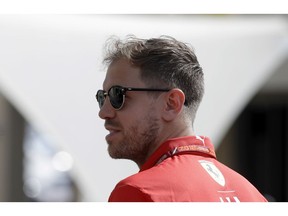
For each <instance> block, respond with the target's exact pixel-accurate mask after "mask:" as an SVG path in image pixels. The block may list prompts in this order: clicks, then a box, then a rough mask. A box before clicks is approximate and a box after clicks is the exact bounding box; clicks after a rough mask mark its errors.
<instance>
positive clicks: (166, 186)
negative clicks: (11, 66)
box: [109, 136, 266, 202]
mask: <svg viewBox="0 0 288 216" xmlns="http://www.w3.org/2000/svg"><path fill="white" fill-rule="evenodd" d="M262 201H266V199H265V198H264V197H263V196H262V195H261V194H260V193H259V191H258V190H257V189H256V188H255V187H254V186H253V185H252V184H251V183H250V182H249V181H247V180H246V179H245V178H244V177H243V176H241V175H240V174H238V173H236V172H235V171H233V170H232V169H230V168H228V167H227V166H225V165H224V164H222V163H220V162H219V161H217V160H216V156H215V152H214V147H213V144H212V143H211V141H210V139H209V138H207V137H203V136H201V137H200V136H188V137H181V138H175V139H170V140H167V141H166V142H165V143H163V144H162V145H161V146H160V147H159V148H158V149H157V150H156V151H155V152H154V153H153V154H152V155H151V156H150V157H149V158H148V160H147V161H146V162H145V164H144V165H143V166H142V167H141V169H140V171H139V173H137V174H134V175H132V176H130V177H128V178H126V179H124V180H122V181H120V182H119V183H118V184H117V185H116V187H115V189H114V190H113V191H112V193H111V195H110V197H109V202H262Z"/></svg>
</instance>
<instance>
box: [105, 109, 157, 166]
mask: <svg viewBox="0 0 288 216" xmlns="http://www.w3.org/2000/svg"><path fill="white" fill-rule="evenodd" d="M158 122H159V120H158V119H157V118H156V117H154V116H151V115H148V116H147V117H146V118H145V120H141V121H140V120H139V121H137V122H136V123H135V124H134V125H133V126H131V127H130V128H129V129H127V130H125V133H124V135H123V139H122V140H121V141H120V142H118V143H114V144H113V145H112V144H109V146H108V152H109V155H110V157H112V158H114V159H129V160H132V161H134V162H135V163H137V164H138V165H139V164H143V163H144V162H145V161H146V159H147V157H148V156H149V155H150V154H151V153H152V152H150V150H151V149H154V148H153V147H154V145H155V144H156V140H157V137H158V131H159V124H158ZM143 124H146V125H144V126H145V127H144V128H143Z"/></svg>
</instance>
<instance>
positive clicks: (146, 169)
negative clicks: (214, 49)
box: [96, 36, 266, 202]
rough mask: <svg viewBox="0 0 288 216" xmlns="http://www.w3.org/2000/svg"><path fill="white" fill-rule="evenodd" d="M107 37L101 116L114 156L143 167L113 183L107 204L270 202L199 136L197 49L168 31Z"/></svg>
mask: <svg viewBox="0 0 288 216" xmlns="http://www.w3.org/2000/svg"><path fill="white" fill-rule="evenodd" d="M109 42H110V44H108V47H109V49H108V51H107V56H106V57H105V59H104V62H105V63H107V65H108V70H107V74H106V78H105V80H104V83H103V89H104V90H98V92H97V94H96V98H97V101H98V103H99V106H100V111H99V117H100V118H102V119H104V120H105V128H106V129H107V130H108V131H109V134H108V135H107V136H106V141H107V143H108V151H109V154H110V156H111V157H112V158H123V159H130V160H132V161H134V162H135V163H136V164H137V165H138V167H139V169H140V171H139V173H137V174H135V175H132V176H130V177H128V178H126V179H124V180H122V181H120V182H119V183H118V184H117V185H116V187H115V189H114V190H113V191H112V193H111V195H110V197H109V201H110V202H121V201H127V202H133V201H135V202H137V201H138V202H145V201H148V202H161V201H162V202H174V201H175V202H186V201H187V202H191V201H197V202H201V201H204V202H206V201H213V202H214V201H215V202H245V201H257V202H258V201H259V202H260V201H266V199H265V198H264V197H263V196H262V195H261V194H260V193H259V192H258V191H257V189H256V188H255V187H254V186H253V185H251V184H250V183H249V182H248V181H247V180H246V179H245V178H244V177H242V176H240V175H239V174H238V173H236V172H235V171H233V170H231V169H229V168H228V167H226V166H225V165H223V164H221V163H220V162H219V161H217V160H216V155H215V151H214V147H213V145H212V143H211V141H210V140H209V138H208V137H204V136H198V135H196V134H195V133H194V130H193V122H194V119H195V116H196V111H197V109H198V106H199V104H200V102H201V100H202V96H203V93H204V81H203V72H202V68H201V67H200V65H199V63H198V60H197V57H196V55H195V54H194V52H193V50H192V49H191V48H190V47H189V46H188V45H186V44H184V43H182V42H179V41H177V40H175V39H174V38H171V37H167V36H162V37H160V38H152V39H148V40H145V39H138V38H135V37H132V36H131V37H128V38H127V39H126V40H125V41H121V40H118V39H114V40H113V41H109Z"/></svg>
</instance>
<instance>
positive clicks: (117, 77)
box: [99, 59, 194, 168]
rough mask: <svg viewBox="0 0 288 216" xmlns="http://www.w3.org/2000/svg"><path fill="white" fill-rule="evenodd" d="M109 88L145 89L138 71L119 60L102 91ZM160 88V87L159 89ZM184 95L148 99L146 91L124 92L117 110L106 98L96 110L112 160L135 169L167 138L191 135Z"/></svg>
mask: <svg viewBox="0 0 288 216" xmlns="http://www.w3.org/2000/svg"><path fill="white" fill-rule="evenodd" d="M113 85H120V86H123V87H137V88H149V87H151V86H148V85H147V84H146V83H144V82H143V81H142V80H141V78H140V68H138V67H134V66H132V65H131V64H129V62H128V60H126V59H120V60H118V61H116V62H113V63H112V64H111V65H110V66H109V68H108V70H107V73H106V77H105V80H104V82H103V89H104V90H105V91H108V89H109V88H110V87H111V86H113ZM159 88H161V86H159ZM184 101H185V95H184V93H183V92H182V91H181V90H180V89H177V88H176V89H172V90H170V91H169V92H161V93H160V94H159V96H158V97H156V98H155V97H151V94H148V93H147V92H145V91H144V92H136V91H128V92H127V93H126V98H125V103H124V106H123V108H122V109H121V110H115V109H114V108H113V107H112V105H111V104H110V101H109V98H108V97H107V98H106V100H105V102H104V105H103V107H102V108H101V109H100V111H99V117H100V118H101V119H103V120H105V124H104V126H105V128H106V129H107V130H108V131H109V133H108V135H107V136H106V141H107V143H108V152H109V154H110V156H111V157H112V158H117V159H118V158H122V159H130V160H132V161H134V162H135V163H136V164H137V165H138V167H139V168H141V166H142V165H143V164H144V163H145V161H146V160H147V158H148V157H149V156H150V155H151V154H152V153H153V152H154V151H155V150H156V149H157V148H158V147H159V146H160V145H161V144H162V143H163V142H165V141H166V140H167V139H170V138H175V137H181V136H191V135H194V133H193V129H192V124H191V123H190V124H189V123H188V122H187V121H185V119H184V114H183V106H184V105H183V104H184Z"/></svg>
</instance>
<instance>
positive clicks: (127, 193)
mask: <svg viewBox="0 0 288 216" xmlns="http://www.w3.org/2000/svg"><path fill="white" fill-rule="evenodd" d="M133 177H134V176H133ZM151 201H152V200H151V198H150V196H149V194H147V193H146V192H145V191H144V188H143V187H141V184H139V182H138V181H134V178H132V177H128V178H126V179H124V180H122V181H120V182H119V183H118V184H117V185H116V187H115V188H114V190H113V191H112V193H111V194H110V197H109V202H151Z"/></svg>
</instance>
